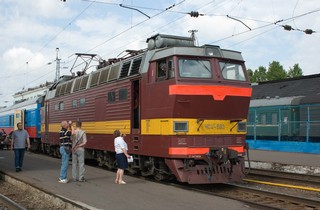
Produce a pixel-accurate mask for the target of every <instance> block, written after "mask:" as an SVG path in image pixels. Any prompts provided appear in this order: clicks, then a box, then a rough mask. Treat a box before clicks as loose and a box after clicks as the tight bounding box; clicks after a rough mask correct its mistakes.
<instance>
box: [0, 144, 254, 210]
mask: <svg viewBox="0 0 320 210" xmlns="http://www.w3.org/2000/svg"><path fill="white" fill-rule="evenodd" d="M70 163H71V162H70ZM60 166H61V160H60V159H56V158H52V157H48V156H44V155H41V154H35V153H30V152H26V154H25V159H24V165H23V169H22V171H21V172H15V168H14V153H13V151H9V150H0V171H2V172H4V173H5V174H8V175H10V176H12V177H14V178H17V179H19V180H22V181H24V182H27V183H29V184H31V185H33V186H35V187H37V188H38V189H42V190H44V191H46V192H50V193H52V194H56V195H59V196H60V197H64V198H66V199H68V200H70V201H72V202H75V203H77V204H78V205H81V206H84V208H86V209H92V210H95V209H103V210H108V209H110V210H150V209H159V210H180V209H181V210H182V209H188V210H193V209H194V210H198V209H201V210H209V209H210V210H212V209H234V210H248V209H250V207H248V206H247V205H245V204H244V203H242V202H238V201H234V200H230V199H225V198H221V197H215V196H212V195H206V194H203V193H200V192H194V191H188V190H183V189H179V188H176V187H173V186H168V185H164V184H161V183H155V182H150V181H146V180H142V179H138V178H135V177H131V176H126V175H125V176H124V180H125V181H126V182H127V184H125V185H119V184H115V183H114V179H115V172H112V171H107V170H104V169H102V168H98V167H91V166H86V177H85V178H86V180H87V181H86V182H73V181H70V182H69V183H67V184H62V183H59V182H58V176H59V170H60ZM68 178H69V179H71V165H69V171H68ZM0 187H1V186H0Z"/></svg>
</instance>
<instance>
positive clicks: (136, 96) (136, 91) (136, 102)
mask: <svg viewBox="0 0 320 210" xmlns="http://www.w3.org/2000/svg"><path fill="white" fill-rule="evenodd" d="M132 90H133V91H132V92H131V93H132V95H131V98H132V129H140V85H139V80H136V81H133V82H132Z"/></svg>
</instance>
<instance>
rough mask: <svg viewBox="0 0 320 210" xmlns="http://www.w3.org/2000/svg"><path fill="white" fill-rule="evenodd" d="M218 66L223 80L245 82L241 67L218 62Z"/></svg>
mask: <svg viewBox="0 0 320 210" xmlns="http://www.w3.org/2000/svg"><path fill="white" fill-rule="evenodd" d="M219 66H220V71H221V74H222V76H223V78H224V79H227V80H239V81H246V77H245V74H244V71H243V68H242V65H240V64H236V63H230V62H219Z"/></svg>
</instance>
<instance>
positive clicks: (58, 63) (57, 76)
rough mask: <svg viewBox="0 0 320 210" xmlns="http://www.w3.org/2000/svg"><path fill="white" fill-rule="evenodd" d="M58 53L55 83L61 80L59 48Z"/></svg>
mask: <svg viewBox="0 0 320 210" xmlns="http://www.w3.org/2000/svg"><path fill="white" fill-rule="evenodd" d="M56 51H57V57H56V78H55V79H54V81H55V82H56V81H58V80H59V78H60V60H61V59H60V58H59V48H58V47H57V48H56Z"/></svg>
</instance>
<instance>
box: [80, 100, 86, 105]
mask: <svg viewBox="0 0 320 210" xmlns="http://www.w3.org/2000/svg"><path fill="white" fill-rule="evenodd" d="M85 105H86V99H85V98H80V100H79V106H85Z"/></svg>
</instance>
